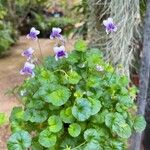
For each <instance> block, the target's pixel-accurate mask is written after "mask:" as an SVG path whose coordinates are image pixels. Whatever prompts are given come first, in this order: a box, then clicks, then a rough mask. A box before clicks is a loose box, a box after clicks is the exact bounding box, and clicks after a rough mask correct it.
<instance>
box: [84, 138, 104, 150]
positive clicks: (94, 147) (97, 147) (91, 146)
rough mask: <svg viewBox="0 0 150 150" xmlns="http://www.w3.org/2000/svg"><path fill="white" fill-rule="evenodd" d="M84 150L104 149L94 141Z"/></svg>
mask: <svg viewBox="0 0 150 150" xmlns="http://www.w3.org/2000/svg"><path fill="white" fill-rule="evenodd" d="M84 150H102V148H101V146H100V144H99V142H98V141H95V140H92V141H90V142H88V143H87V144H86V146H85V148H84Z"/></svg>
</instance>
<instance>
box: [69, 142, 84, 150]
mask: <svg viewBox="0 0 150 150" xmlns="http://www.w3.org/2000/svg"><path fill="white" fill-rule="evenodd" d="M85 143H86V141H85V142H83V143H81V144H80V145H78V146H77V147H74V148H73V149H71V150H75V149H77V148H79V147H81V146H82V145H84V144H85Z"/></svg>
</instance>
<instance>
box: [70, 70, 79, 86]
mask: <svg viewBox="0 0 150 150" xmlns="http://www.w3.org/2000/svg"><path fill="white" fill-rule="evenodd" d="M80 80H81V76H80V75H78V73H77V72H75V71H70V72H69V73H68V81H69V83H70V84H77V83H78V82H79V81H80Z"/></svg>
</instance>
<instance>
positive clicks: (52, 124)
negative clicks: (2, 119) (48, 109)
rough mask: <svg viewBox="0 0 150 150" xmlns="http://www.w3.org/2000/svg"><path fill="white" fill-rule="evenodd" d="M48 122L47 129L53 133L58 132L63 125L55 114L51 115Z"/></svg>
mask: <svg viewBox="0 0 150 150" xmlns="http://www.w3.org/2000/svg"><path fill="white" fill-rule="evenodd" d="M48 124H49V130H50V131H51V132H54V133H56V132H59V131H60V130H61V129H62V126H63V124H62V121H61V119H60V117H59V116H55V115H53V116H51V117H50V118H49V119H48Z"/></svg>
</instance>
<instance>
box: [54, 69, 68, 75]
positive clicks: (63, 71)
mask: <svg viewBox="0 0 150 150" xmlns="http://www.w3.org/2000/svg"><path fill="white" fill-rule="evenodd" d="M58 71H60V72H62V73H64V74H65V75H66V76H68V74H67V73H66V72H65V71H64V70H56V71H54V72H58Z"/></svg>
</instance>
